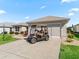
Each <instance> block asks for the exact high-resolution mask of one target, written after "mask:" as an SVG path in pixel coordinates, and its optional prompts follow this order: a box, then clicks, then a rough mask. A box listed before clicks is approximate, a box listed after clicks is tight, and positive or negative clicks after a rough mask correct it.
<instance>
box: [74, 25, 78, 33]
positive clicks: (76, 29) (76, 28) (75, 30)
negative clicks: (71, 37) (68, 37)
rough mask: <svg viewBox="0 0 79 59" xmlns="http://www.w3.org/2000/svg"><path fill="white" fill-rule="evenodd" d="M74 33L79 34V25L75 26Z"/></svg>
mask: <svg viewBox="0 0 79 59" xmlns="http://www.w3.org/2000/svg"><path fill="white" fill-rule="evenodd" d="M74 32H77V33H79V24H77V25H74Z"/></svg>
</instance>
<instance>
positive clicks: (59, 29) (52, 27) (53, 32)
mask: <svg viewBox="0 0 79 59" xmlns="http://www.w3.org/2000/svg"><path fill="white" fill-rule="evenodd" d="M41 24H42V25H43V24H44V25H46V26H47V27H48V33H49V36H50V38H52V37H58V38H61V39H62V41H65V40H66V38H67V29H66V25H65V23H62V22H61V23H60V22H59V23H58V22H57V23H41ZM41 24H39V23H38V24H36V25H40V26H41ZM31 25H35V24H29V26H28V27H29V29H28V30H29V31H28V33H29V32H30V28H31Z"/></svg>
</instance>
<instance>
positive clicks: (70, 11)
mask: <svg viewBox="0 0 79 59" xmlns="http://www.w3.org/2000/svg"><path fill="white" fill-rule="evenodd" d="M68 12H69V13H68V16H73V15H75V14H76V13H78V12H79V8H72V9H70V10H69V11H68Z"/></svg>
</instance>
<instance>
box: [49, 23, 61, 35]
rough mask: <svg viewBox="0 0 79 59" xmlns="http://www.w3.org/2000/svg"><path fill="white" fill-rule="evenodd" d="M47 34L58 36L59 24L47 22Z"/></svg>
mask: <svg viewBox="0 0 79 59" xmlns="http://www.w3.org/2000/svg"><path fill="white" fill-rule="evenodd" d="M48 32H49V36H58V37H60V24H48Z"/></svg>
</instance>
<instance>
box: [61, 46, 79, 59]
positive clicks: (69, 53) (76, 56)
mask: <svg viewBox="0 0 79 59" xmlns="http://www.w3.org/2000/svg"><path fill="white" fill-rule="evenodd" d="M60 50H61V51H60V59H79V46H73V45H62V46H61V49H60Z"/></svg>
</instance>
